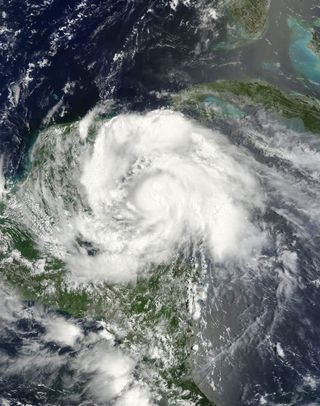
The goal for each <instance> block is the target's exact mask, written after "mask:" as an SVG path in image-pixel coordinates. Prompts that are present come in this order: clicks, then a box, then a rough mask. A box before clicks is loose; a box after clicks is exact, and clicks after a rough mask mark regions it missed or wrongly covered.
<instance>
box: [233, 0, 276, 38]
mask: <svg viewBox="0 0 320 406" xmlns="http://www.w3.org/2000/svg"><path fill="white" fill-rule="evenodd" d="M268 10H269V0H234V1H232V2H231V5H230V6H229V13H230V16H231V21H232V23H234V24H239V25H241V27H242V28H243V30H244V31H245V32H246V33H247V34H249V35H250V36H256V35H257V34H259V33H261V32H263V31H264V30H265V27H266V24H267V19H268Z"/></svg>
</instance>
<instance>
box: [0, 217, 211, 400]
mask: <svg viewBox="0 0 320 406" xmlns="http://www.w3.org/2000/svg"><path fill="white" fill-rule="evenodd" d="M0 230H1V236H5V238H6V240H7V244H5V243H4V244H3V245H2V246H0V274H1V279H2V281H3V282H4V283H6V284H7V285H8V286H11V287H13V288H14V289H15V290H17V291H18V292H19V294H20V296H21V298H22V299H23V300H25V301H31V302H32V303H34V302H36V303H38V304H42V305H44V306H46V307H48V308H50V309H53V310H57V311H62V312H64V313H67V314H69V315H71V316H73V317H79V318H89V319H90V318H91V319H95V320H99V321H104V322H105V323H106V326H107V329H108V331H109V332H110V333H111V334H112V335H113V336H114V338H115V341H116V342H117V345H118V346H120V347H121V348H125V349H129V350H131V351H132V350H133V351H137V352H138V354H143V357H142V363H141V364H139V369H141V370H140V373H141V375H140V376H141V377H142V378H143V379H144V381H145V382H146V383H148V385H149V388H150V390H151V391H153V392H154V393H157V395H158V396H160V397H162V399H164V400H165V401H166V402H168V404H176V403H175V402H176V401H179V402H180V401H183V400H186V401H189V402H192V404H194V405H199V406H208V405H212V403H211V402H209V401H208V400H207V399H206V398H205V397H204V395H203V394H202V393H201V392H200V390H199V389H198V388H197V386H196V385H195V384H194V382H193V379H192V376H191V368H190V365H189V355H190V351H191V345H192V339H193V338H192V331H193V329H192V316H191V312H190V309H189V308H188V307H189V303H188V289H189V284H190V283H196V282H197V283H198V282H199V279H200V275H199V272H200V271H199V270H198V269H197V268H196V267H193V266H191V264H187V263H186V262H185V261H183V260H181V259H177V260H175V261H174V262H173V263H171V264H170V265H162V266H154V267H152V268H151V269H150V270H149V272H148V276H145V277H140V278H138V280H137V281H136V282H135V283H128V284H108V283H106V282H105V283H98V284H94V283H87V284H82V285H79V286H76V287H73V286H74V284H72V282H71V281H70V275H69V274H68V271H67V270H66V268H65V266H64V264H63V262H62V261H60V260H58V259H56V258H53V257H50V256H48V255H47V256H45V257H44V255H43V253H42V252H40V251H39V249H38V248H37V245H36V244H35V243H34V241H33V239H32V236H31V235H29V234H28V233H27V232H24V231H22V230H21V229H19V228H18V226H17V224H15V223H13V222H12V221H10V220H9V219H7V218H4V217H1V218H0ZM10 246H11V247H14V251H12V250H10V249H8V247H10ZM44 259H45V266H44V268H42V269H40V270H39V271H37V264H38V263H39V261H44ZM151 349H154V350H156V351H157V352H158V353H159V356H152V351H150V350H151ZM150 371H152V373H150ZM149 373H150V376H149V375H148V374H149ZM177 404H180V403H177Z"/></svg>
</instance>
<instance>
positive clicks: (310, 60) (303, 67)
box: [288, 17, 320, 85]
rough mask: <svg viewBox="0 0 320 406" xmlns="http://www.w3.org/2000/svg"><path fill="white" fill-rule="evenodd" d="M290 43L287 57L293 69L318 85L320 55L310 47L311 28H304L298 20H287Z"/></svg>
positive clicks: (319, 80)
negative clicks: (288, 56)
mask: <svg viewBox="0 0 320 406" xmlns="http://www.w3.org/2000/svg"><path fill="white" fill-rule="evenodd" d="M288 26H289V28H290V35H291V43H290V48H289V55H290V58H291V60H292V64H293V67H294V69H295V70H296V71H297V72H299V73H301V75H302V76H304V77H305V78H306V79H308V80H310V81H311V82H313V83H314V84H317V85H319V84H320V55H319V54H317V53H315V52H314V51H313V50H312V49H311V48H310V47H309V44H310V41H311V40H312V28H311V27H305V26H304V25H303V23H301V22H299V20H297V19H295V18H294V17H291V18H289V19H288Z"/></svg>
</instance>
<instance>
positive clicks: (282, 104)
mask: <svg viewBox="0 0 320 406" xmlns="http://www.w3.org/2000/svg"><path fill="white" fill-rule="evenodd" d="M210 96H213V97H215V98H219V99H220V100H223V101H225V102H226V103H228V104H231V105H233V106H234V107H235V108H237V109H239V110H241V111H242V112H243V113H244V114H245V112H246V111H249V110H248V109H250V108H255V109H256V108H258V109H261V108H262V109H265V110H266V111H268V112H271V113H274V114H275V115H276V116H278V117H284V118H287V119H292V118H296V119H300V120H301V122H302V123H303V125H304V127H305V129H306V130H307V131H310V132H312V133H315V134H320V102H319V101H318V100H317V99H315V98H313V97H311V96H305V95H302V94H298V93H292V92H285V91H283V90H281V89H279V88H278V87H276V86H273V85H270V84H268V83H266V82H262V81H248V82H241V81H218V82H213V83H207V84H201V85H196V86H193V87H191V88H189V89H187V90H185V91H183V92H181V93H179V94H177V95H175V96H174V97H173V105H174V107H175V108H176V109H178V110H181V111H184V112H186V113H191V114H194V113H196V115H197V117H198V118H199V119H202V120H215V119H221V118H225V117H224V116H221V114H217V111H216V109H215V108H210V103H208V102H207V100H208V97H210ZM213 104H214V103H213ZM213 107H214V106H213Z"/></svg>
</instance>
